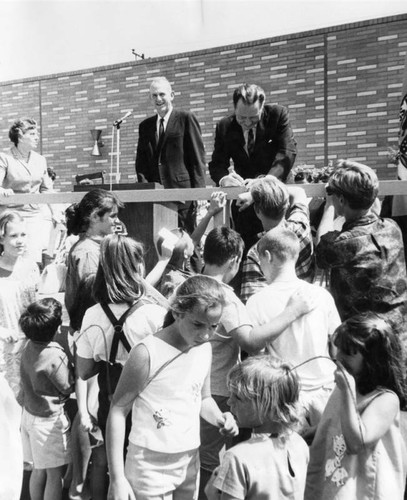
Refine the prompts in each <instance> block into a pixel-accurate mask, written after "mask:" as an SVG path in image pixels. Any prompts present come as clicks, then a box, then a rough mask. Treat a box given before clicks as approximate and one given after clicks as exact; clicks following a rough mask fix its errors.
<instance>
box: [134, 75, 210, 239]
mask: <svg viewBox="0 0 407 500" xmlns="http://www.w3.org/2000/svg"><path fill="white" fill-rule="evenodd" d="M150 99H151V102H152V103H153V105H154V107H155V109H156V111H157V115H155V116H151V117H150V118H147V119H146V120H144V121H142V122H141V123H140V126H139V140H138V145H137V156H136V172H137V180H138V182H158V183H160V184H162V185H163V186H164V187H165V188H198V187H205V150H204V145H203V142H202V135H201V128H200V126H199V123H198V120H197V119H196V117H195V115H193V114H192V113H191V112H189V111H179V110H177V109H174V108H173V105H172V101H173V99H174V92H173V90H172V88H171V84H170V82H169V81H168V80H167V79H166V78H164V77H159V78H155V79H154V80H153V81H152V83H151V86H150ZM195 206H196V203H195V202H185V203H183V204H182V203H180V204H179V209H178V218H179V225H180V227H183V228H184V229H185V230H187V231H188V232H192V231H193V229H194V227H195Z"/></svg>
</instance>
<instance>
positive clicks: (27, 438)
mask: <svg viewBox="0 0 407 500" xmlns="http://www.w3.org/2000/svg"><path fill="white" fill-rule="evenodd" d="M70 427H71V424H70V421H69V418H68V417H67V416H66V415H65V413H61V414H59V415H55V416H53V417H36V416H35V415H31V413H29V412H28V411H27V410H25V409H23V415H22V420H21V439H22V442H23V455H24V461H25V462H33V464H34V468H35V469H52V468H55V467H60V466H62V465H66V464H69V463H70V462H71V433H70Z"/></svg>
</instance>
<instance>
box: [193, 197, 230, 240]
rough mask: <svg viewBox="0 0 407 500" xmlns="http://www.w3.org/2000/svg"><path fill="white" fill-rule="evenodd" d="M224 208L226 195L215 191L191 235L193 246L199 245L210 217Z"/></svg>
mask: <svg viewBox="0 0 407 500" xmlns="http://www.w3.org/2000/svg"><path fill="white" fill-rule="evenodd" d="M225 206H226V193H224V192H223V191H215V192H213V193H212V194H211V201H210V203H209V207H208V211H207V212H206V214H205V215H204V216H203V217H202V219H201V221H200V222H199V224H198V226H197V227H196V228H195V231H194V232H193V233H192V234H191V239H192V241H193V243H194V245H195V246H198V245H199V244H200V243H201V240H202V236H203V235H204V233H205V231H206V229H207V227H208V224H209V222H210V220H211V219H212V217H213V216H214V215H216V214H217V213H219V212H220V211H222V210H223V209H224V207H225Z"/></svg>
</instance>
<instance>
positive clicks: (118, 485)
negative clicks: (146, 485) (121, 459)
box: [107, 476, 136, 500]
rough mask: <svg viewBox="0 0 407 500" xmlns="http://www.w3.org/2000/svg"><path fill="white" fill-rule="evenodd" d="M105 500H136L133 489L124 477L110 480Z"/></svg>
mask: <svg viewBox="0 0 407 500" xmlns="http://www.w3.org/2000/svg"><path fill="white" fill-rule="evenodd" d="M107 500H136V497H135V495H134V493H133V488H132V487H131V486H130V484H129V482H128V481H127V479H126V478H125V477H124V476H123V477H122V478H118V479H115V478H111V479H110V484H109V491H108V494H107Z"/></svg>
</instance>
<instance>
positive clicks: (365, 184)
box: [326, 160, 379, 210]
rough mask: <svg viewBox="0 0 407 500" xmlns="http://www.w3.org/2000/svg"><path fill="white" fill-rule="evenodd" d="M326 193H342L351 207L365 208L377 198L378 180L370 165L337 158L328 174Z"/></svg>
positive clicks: (355, 208)
mask: <svg viewBox="0 0 407 500" xmlns="http://www.w3.org/2000/svg"><path fill="white" fill-rule="evenodd" d="M326 191H327V194H328V195H331V194H336V195H342V196H343V197H344V198H345V200H346V201H347V202H348V205H349V207H350V208H351V209H354V210H367V209H369V208H370V207H371V206H372V205H373V202H374V201H375V199H376V198H377V195H378V192H379V180H378V178H377V175H376V173H375V172H374V170H372V169H371V168H370V167H368V166H366V165H363V164H362V163H357V162H355V161H349V160H338V162H337V165H336V167H335V170H334V171H333V172H332V174H331V175H330V176H329V179H328V184H327V187H326Z"/></svg>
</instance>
